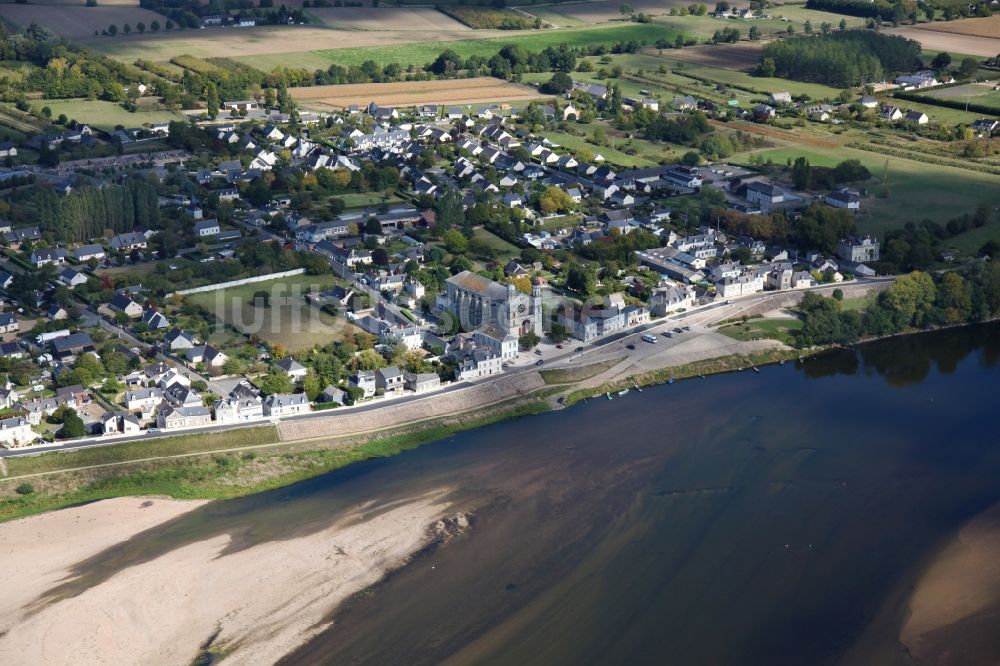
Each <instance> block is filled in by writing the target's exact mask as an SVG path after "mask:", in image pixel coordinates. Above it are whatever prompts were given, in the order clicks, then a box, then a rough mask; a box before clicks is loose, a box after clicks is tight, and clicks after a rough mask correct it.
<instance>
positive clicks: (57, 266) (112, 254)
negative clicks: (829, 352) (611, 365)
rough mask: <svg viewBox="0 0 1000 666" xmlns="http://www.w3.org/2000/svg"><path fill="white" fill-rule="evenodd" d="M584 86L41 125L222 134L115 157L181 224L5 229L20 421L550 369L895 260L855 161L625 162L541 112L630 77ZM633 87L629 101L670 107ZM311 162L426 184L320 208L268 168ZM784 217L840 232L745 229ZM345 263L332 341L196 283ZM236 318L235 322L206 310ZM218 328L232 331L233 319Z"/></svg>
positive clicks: (225, 422)
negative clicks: (573, 139)
mask: <svg viewBox="0 0 1000 666" xmlns="http://www.w3.org/2000/svg"><path fill="white" fill-rule="evenodd" d="M576 88H577V89H576V91H575V92H574V94H573V95H572V99H570V100H567V101H566V103H565V104H564V105H562V106H561V107H560V106H558V105H557V104H555V103H553V104H537V103H531V104H529V105H528V107H526V108H523V109H519V108H514V107H512V106H510V105H499V104H498V105H489V106H482V107H479V108H471V107H466V108H462V107H454V108H444V107H438V106H434V105H423V106H417V107H413V108H394V107H383V106H379V105H376V104H374V103H373V104H371V105H369V106H368V107H367V108H357V107H351V108H347V109H345V110H344V111H343V112H342V113H320V112H308V111H303V112H298V111H293V112H292V113H281V112H277V111H272V110H267V109H264V108H262V105H261V104H260V103H259V102H258V101H256V100H243V101H239V100H237V101H232V102H224V103H223V104H222V107H221V113H220V116H219V117H218V118H216V119H206V120H205V121H204V122H203V123H202V124H201V125H199V126H197V127H194V128H192V127H186V126H184V125H183V124H180V123H170V124H167V125H158V126H151V127H146V128H142V129H134V130H127V129H123V130H119V131H117V132H116V133H115V136H113V137H104V138H100V139H99V138H97V137H96V136H95V134H96V133H94V132H91V131H90V130H89V128H86V127H83V128H78V129H77V130H74V131H73V132H72V133H66V134H64V135H61V136H51V137H37V138H36V139H37V141H39V142H42V143H44V144H45V145H47V146H49V147H50V148H51V149H57V148H58V145H59V144H60V143H62V142H86V141H94V142H96V141H104V140H108V139H109V138H110V139H112V140H115V141H117V142H119V143H126V142H129V141H142V140H146V139H147V138H148V137H159V138H160V139H163V138H167V139H169V138H170V135H171V133H174V134H175V136H174V137H173V138H174V139H175V140H177V139H179V138H180V137H177V136H176V133H178V132H184V133H185V134H186V135H188V137H189V138H190V137H191V136H194V135H197V136H198V137H199V140H202V141H205V142H206V144H205V145H209V146H211V148H210V149H209V150H202V151H201V152H200V154H195V153H192V152H191V151H189V150H184V149H182V150H175V151H172V152H170V153H164V154H163V155H161V156H160V159H159V160H157V161H152V162H146V163H138V162H134V161H123V162H122V164H121V165H119V164H116V160H115V159H114V158H102V159H101V160H95V162H94V163H93V164H92V165H91V174H92V175H93V176H94V177H95V178H96V179H97V180H96V182H98V183H104V184H105V185H110V184H113V183H117V184H120V183H122V182H124V181H125V179H126V178H134V177H137V176H139V177H141V178H142V179H143V183H144V185H143V188H144V191H145V190H146V189H148V191H149V192H150V193H148V194H145V196H147V197H155V207H156V209H157V215H158V216H161V218H162V220H169V221H170V222H169V225H167V224H165V223H164V222H163V221H161V222H160V224H159V225H158V226H155V225H149V226H141V225H138V224H136V225H135V226H134V227H133V228H131V229H129V230H127V231H121V232H119V233H115V234H104V235H101V234H95V235H94V236H93V237H89V238H87V239H85V242H59V241H58V240H54V239H53V238H52V235H51V234H47V233H45V232H44V231H43V229H42V228H41V226H30V227H16V228H15V227H14V226H13V225H10V224H7V226H6V227H5V228H3V229H2V231H3V233H4V244H5V246H6V251H5V262H4V265H5V267H6V268H7V270H6V271H5V272H4V273H2V274H0V287H2V288H3V289H4V290H5V293H6V296H5V299H4V300H5V308H4V314H3V318H4V324H3V328H2V332H3V334H4V339H5V340H6V342H4V343H3V344H2V345H0V363H3V364H4V370H5V371H6V372H7V377H8V380H7V384H6V388H5V390H4V393H3V405H2V407H3V409H4V412H5V414H6V415H7V416H6V418H4V419H3V420H2V421H0V444H2V445H3V446H5V447H8V448H22V447H31V446H44V445H47V444H50V443H51V442H52V441H53V440H54V439H56V438H59V439H60V440H63V439H68V438H74V437H88V436H89V437H95V436H96V437H104V436H114V435H119V436H125V435H137V434H141V433H143V432H153V433H156V432H161V433H162V432H167V431H183V430H185V429H196V428H206V427H220V428H223V427H229V426H233V425H238V424H244V423H247V422H252V421H261V420H265V419H271V420H277V419H282V418H293V417H297V416H301V415H305V414H309V413H312V412H314V411H317V410H319V411H323V410H326V409H330V408H333V407H337V406H349V405H354V404H358V403H364V402H366V401H377V402H378V401H391V400H393V399H396V398H399V397H403V396H413V395H419V394H432V393H433V392H435V391H441V390H443V389H444V388H445V387H448V386H451V385H454V384H456V383H462V382H476V381H488V380H490V379H491V378H494V377H496V376H499V375H502V374H503V373H506V372H511V371H514V370H515V369H518V368H524V367H534V366H540V365H542V364H543V363H544V362H545V361H544V359H543V358H541V355H542V354H541V351H539V350H538V349H536V347H537V346H538V345H539V344H544V345H548V347H549V348H551V349H563V348H564V345H567V346H570V347H573V346H576V345H591V344H594V343H599V342H600V341H601V340H602V339H603V338H607V337H608V336H613V335H616V334H621V333H623V332H627V331H634V330H643V328H644V327H646V326H648V325H649V324H650V322H655V321H665V319H664V318H669V317H670V316H671V315H677V314H679V313H684V312H686V311H689V310H691V309H694V308H698V307H704V306H706V305H709V304H713V303H728V302H730V301H732V300H733V299H742V298H749V297H753V296H755V295H760V294H763V293H765V292H774V291H786V290H803V289H810V288H813V287H816V286H818V285H824V284H836V283H841V282H845V281H847V282H850V281H853V280H859V279H860V280H865V279H870V278H872V277H874V276H875V275H876V268H873V266H877V264H878V262H879V260H880V244H879V241H878V239H876V238H873V237H870V236H865V235H860V234H857V233H855V231H854V226H853V222H852V217H853V216H854V215H856V214H857V212H858V211H859V210H860V209H861V207H862V206H863V205H864V196H865V195H864V193H863V191H860V190H857V189H851V186H850V184H849V183H837V184H836V185H835V187H832V188H831V189H829V190H828V191H827V192H825V193H821V194H816V193H813V192H805V191H802V190H801V189H797V188H796V187H795V183H793V182H788V181H780V182H776V181H774V180H772V179H769V178H767V177H764V176H761V175H759V174H757V173H755V172H754V171H753V170H750V169H747V168H745V167H738V166H732V165H729V164H726V163H723V162H719V163H708V164H692V163H674V164H664V165H661V166H655V167H644V168H637V169H620V168H616V167H613V166H611V165H609V164H607V163H606V161H605V160H604V158H603V157H602V156H601V155H600V154H592V155H586V157H587V158H589V159H586V160H584V159H581V158H582V157H584V155H581V154H579V153H578V152H574V151H570V150H566V149H564V148H562V147H561V146H559V145H558V143H557V142H556V141H553V140H550V139H548V138H546V132H545V131H544V129H542V130H541V131H536V130H535V129H533V128H540V127H541V128H544V127H545V126H546V125H547V124H548V125H552V124H553V123H559V122H565V121H572V120H575V119H576V117H577V116H578V115H579V114H580V113H582V111H581V109H582V108H583V105H586V104H593V103H594V102H595V101H596V100H597V99H602V100H603V99H605V97H606V96H607V95H608V94H609V91H607V90H606V89H604V90H601V89H599V87H595V86H593V85H589V86H585V85H582V84H578V85H576ZM786 95H787V94H786ZM784 97H785V96H784V95H781V94H775V95H774V99H773V102H774V103H775V105H776V107H777V108H779V109H780V108H782V104H785V105H786V106H787V105H790V104H793V102H792V100H791V99H790V98H789V99H787V100H786V99H785V98H784ZM622 101H623V104H624V105H625V107H626V108H627V109H641V108H650V105H651V104H652V102H647V101H644V100H642V99H624V100H622ZM689 102H690V100H689V101H687V102H686V101H684V100H678V102H677V104H678V105H679V106H680V107H682V108H681V109H680V110H679V111H678V114H681V115H687V114H690V113H692V112H693V113H700V111H698V110H697V109H698V108H700V107H699V104H698V103H697V101H694V107H693V108H689V107H690V105H689ZM859 103H860V104H862V105H866V104H867V100H865V99H862V100H860V102H859ZM644 104H645V105H646V107H644V106H643V105H644ZM768 109H769V111H768V113H772V112H775V107H770V106H769V107H768ZM652 110H653V111H658V109H652ZM810 113H813V112H812V111H810ZM824 113H825V111H824ZM183 144H184V142H183V141H177V143H176V145H178V146H181V145H183ZM39 145H41V144H39ZM219 155H223V156H225V155H231V156H232V157H231V158H229V159H223V158H222V157H219ZM849 171H850V169H846V170H845V172H849ZM289 172H294V173H296V174H297V176H296V177H298V178H306V179H311V181H312V182H315V183H319V184H321V185H328V186H329V187H330V188H331V189H334V190H336V189H337V188H338V187H339V188H347V187H351V186H355V187H356V186H357V184H358V183H359V182H364V183H365V185H364V187H369V188H373V189H383V190H384V189H387V188H390V187H391V188H399V191H400V192H401V193H402V196H399V197H393V198H394V199H395V200H394V201H390V200H389V199H388V197H386V198H385V199H384V200H383V201H382V202H381V203H378V204H368V205H362V206H360V207H357V208H352V209H342V210H331V209H322V208H319V207H317V206H315V205H312V206H310V207H309V212H308V213H303V212H302V210H303V209H304V208H305V207H304V206H303V207H300V206H298V205H296V204H297V203H301V201H293V197H292V196H286V197H270V196H268V195H267V194H266V192H265V194H263V195H262V194H261V193H260V191H259V189H260V188H259V187H258V186H259V185H260V184H261V183H268V184H271V183H273V182H274V180H275V179H276V178H277V177H286V176H285V175H284V174H287V173H289ZM18 173H22V174H24V173H31V174H32V175H33V176H34V177H37V178H38V179H39V180H40V181H44V182H46V183H49V184H50V185H51V184H55V187H56V189H57V191H58V192H59V195H58V196H62V197H68V196H71V195H72V193H73V191H74V188H75V186H76V182H75V181H74V180H73V178H71V177H68V176H66V175H65V173H66V165H65V164H63V165H61V166H60V167H59V168H58V169H44V168H37V169H36V168H28V169H26V168H24V167H22V168H21V169H19V170H18ZM279 173H280V174H282V175H280V176H279ZM380 179H384V180H385V181H386V182H385V184H384V185H381V186H380V185H379V184H377V183H378V181H379V180H380ZM852 179H856V180H863V179H864V177H863V176H852ZM92 182H93V181H92ZM98 187H102V186H100V185H99V186H98ZM270 189H273V188H270ZM705 197H711V203H712V206H713V208H714V209H717V210H725V211H726V213H727V215H728V214H732V215H734V216H737V218H738V220H737V223H736V224H735V225H730V224H727V225H725V227H726V228H723V225H722V224H720V220H719V219H718V218H716V219H715V223H714V224H713V223H712V222H713V221H712V219H710V218H709V219H707V220H706V219H705V218H704V216H703V217H702V220H701V221H699V220H697V219H690V217H689V216H690V208H688V207H684V208H677V207H674V206H672V205H671V204H672V202H675V201H676V202H682V201H685V200H696V201H703V200H704V198H705ZM375 200H377V198H376V199H375ZM318 210H319V211H322V210H326V211H327V214H325V215H324V214H320V215H317V214H316V213H317V211H318ZM772 215H780V216H782V219H790V220H807V221H808V220H816V221H817V222H810V224H819V225H821V226H823V227H824V229H823V232H822V233H818V234H814V235H813V236H812V238H815V239H817V241H819V240H820V239H823V240H822V241H821V242H820V243H819V244H817V245H816V246H809V245H803V244H796V243H787V242H786V243H774V242H771V241H770V239H767V238H758V237H754V235H753V234H752V233H733V232H732V231H731V229H733V228H734V226H735V228H748V227H750V226H752V225H751V223H750V222H749V221H752V220H753V219H755V218H760V217H761V216H764V217H768V218H769V217H770V216H772ZM149 217H152V216H149ZM706 222H707V223H706ZM728 222H732V220H727V223H728ZM727 229H728V230H727ZM838 230H839V231H838ZM841 231H842V232H843V233H840V232H841ZM830 233H837V234H838V235H837V236H835V237H831V236H829V234H830ZM167 236H170V238H167ZM798 236H799V237H805V238H810V236H809V235H808V233H805V232H803V233H802V234H799V235H798ZM485 239H489V241H487V240H485ZM820 245H824V246H825V247H821V246H820ZM260 246H268V247H270V248H272V249H271V250H268V252H271V253H274V256H277V257H279V259H280V261H276V263H279V264H281V267H282V268H285V267H286V266H292V265H293V264H294V265H296V266H297V267H296V268H292V269H291V270H284V271H264V269H263V268H262V267H260V266H254V265H250V266H248V263H252V260H250V261H248V258H247V257H248V255H249V254H250V253H251V250H250V249H248V248H252V251H253V252H260V251H261V250H260ZM498 248H503V249H498ZM291 257H294V258H295V259H294V261H291V259H290V258H291ZM181 264H183V266H181ZM130 266H145V267H147V268H150V267H153V270H152V271H151V272H150V271H147V272H146V275H147V276H150V279H149V280H148V281H147V285H146V286H144V285H143V284H142V283H135V284H123V283H122V281H121V280H122V279H125V278H124V277H123V278H121V279H119V280H118V281H115V280H109V279H108V278H107V277H100V278H99V277H98V275H99V274H100V271H101V270H105V269H112V270H114V271H116V273H115V274H116V275H118V276H125V277H131V275H133V273H131V272H130V271H129V270H128V268H129V267H130ZM227 267H231V268H227ZM213 271H214V272H213ZM192 272H193V273H194V274H196V275H197V274H199V272H200V274H202V275H225V276H229V277H232V279H224V280H219V281H217V282H212V283H209V284H202V285H199V286H197V287H195V288H190V289H183V288H176V289H165V288H164V287H163V286H162V285H163V284H166V283H174V284H175V286H176V287H186V286H187V284H186V283H185V282H184V278H181V277H180V276H181V275H183V276H184V277H185V278H186V277H190V276H191V275H192ZM172 273H176V276H177V277H176V278H175V277H174V276H172V275H171V274H172ZM319 275H323V276H324V277H323V279H322V280H319V282H320V283H322V284H321V285H320V287H319V288H317V289H310V288H308V287H306V290H305V292H303V293H299V294H297V295H295V297H294V298H293V299H291V300H293V301H295V303H303V304H305V307H306V312H307V315H308V317H307V318H310V319H312V320H315V319H316V318H317V317H325V318H326V319H324V322H325V323H324V325H325V326H327V325H329V324H330V319H331V318H332V319H335V320H336V321H337V324H336V325H335V326H334V328H331V329H329V330H331V331H333V330H334V329H335V328H337V327H340V332H339V333H333V332H331V334H330V338H329V342H328V344H322V343H319V342H315V341H314V342H313V344H311V345H310V346H309V347H308V348H293V346H292V345H289V344H288V343H287V342H286V341H285V336H286V335H287V336H288V337H289V338H291V336H292V334H293V333H294V331H292V330H290V329H285V330H278V331H277V334H276V336H272V337H271V338H270V339H264V338H263V337H261V336H259V335H256V334H255V332H254V331H251V330H240V331H237V332H236V334H234V331H233V330H232V329H233V327H232V325H231V324H232V322H227V321H223V319H224V318H225V316H226V315H224V314H223V313H221V312H219V311H215V312H208V311H206V310H204V309H201V310H192V308H191V307H190V304H189V303H188V301H190V299H191V298H193V295H194V294H196V293H201V294H206V293H207V294H209V295H211V294H213V293H215V294H222V295H224V294H227V293H229V291H227V290H231V289H233V288H237V287H240V285H249V286H248V287H247V288H249V289H254V294H253V297H254V298H255V299H260V298H264V299H267V298H268V295H267V292H266V289H267V288H268V287H269V286H273V285H272V284H271V282H269V280H278V286H281V287H282V288H285V287H287V286H289V280H291V281H292V282H295V281H299V282H298V283H296V285H295V286H297V287H298V286H307V285H309V284H310V279H311V278H313V276H319ZM152 278H156V279H152ZM204 281H205V280H202V282H204ZM240 288H243V287H240ZM282 293H283V292H282ZM270 298H272V299H274V298H275V297H274V296H273V295H272V296H270ZM277 300H279V301H280V300H282V299H281V295H280V294H279V296H278V299H277ZM286 300H287V299H286ZM247 304H249V305H251V306H254V305H256V306H260V303H259V302H256V301H255V302H253V303H251V302H249V301H248V302H247ZM271 308H272V309H274V308H275V305H274V304H273V303H272V304H271ZM293 309H294V308H293ZM228 314H230V315H231V314H232V313H228ZM331 315H332V317H331ZM212 317H214V319H215V321H214V322H212V323H211V326H202V327H201V328H200V329H197V328H196V326H193V325H192V322H193V321H197V320H201V321H200V324H206V319H211V318H212ZM286 324H287V322H286ZM288 325H289V326H290V325H291V324H288ZM345 327H346V329H347V330H348V331H349V333H348V335H347V337H346V338H345V337H344V335H343V329H344V328H345ZM191 329H196V330H191ZM218 331H227V332H228V333H227V334H226V335H222V336H221V337H219V338H218V339H217V340H215V341H213V338H216V337H218V336H217V335H216V333H217V332H218ZM223 339H224V342H223V341H222V340H223ZM583 350H584V347H577V348H576V351H577V352H581V351H583ZM532 352H535V354H533V353H532ZM536 355H537V356H538V358H537V359H536ZM109 361H110V362H109ZM98 366H99V369H98ZM331 415H332V413H331ZM344 418H348V417H347V416H346V412H345V416H344Z"/></svg>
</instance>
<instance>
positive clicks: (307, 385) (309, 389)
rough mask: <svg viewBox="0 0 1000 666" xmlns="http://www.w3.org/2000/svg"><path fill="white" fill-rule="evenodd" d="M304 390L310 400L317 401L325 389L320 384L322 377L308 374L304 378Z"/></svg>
mask: <svg viewBox="0 0 1000 666" xmlns="http://www.w3.org/2000/svg"><path fill="white" fill-rule="evenodd" d="M302 391H303V392H304V393H305V394H306V397H307V398H309V402H315V400H316V398H318V397H319V394H320V393H321V392H322V391H323V387H322V386H320V379H319V377H317V376H316V375H314V374H308V375H306V378H305V379H303V380H302Z"/></svg>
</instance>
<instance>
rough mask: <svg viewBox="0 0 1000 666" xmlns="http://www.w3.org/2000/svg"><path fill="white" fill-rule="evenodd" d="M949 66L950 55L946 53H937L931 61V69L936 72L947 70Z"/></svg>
mask: <svg viewBox="0 0 1000 666" xmlns="http://www.w3.org/2000/svg"><path fill="white" fill-rule="evenodd" d="M950 64H951V54H950V53H948V52H947V51H941V53H938V54H937V55H936V56H934V59H933V60H931V67H933V68H934V69H936V70H938V71H940V70H943V69H947V68H948V66H949V65H950Z"/></svg>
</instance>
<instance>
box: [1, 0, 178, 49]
mask: <svg viewBox="0 0 1000 666" xmlns="http://www.w3.org/2000/svg"><path fill="white" fill-rule="evenodd" d="M136 4H138V3H136ZM0 17H3V19H4V20H5V21H7V22H8V23H13V24H14V25H16V26H17V27H18V28H26V27H28V26H29V25H31V24H32V23H37V24H38V25H40V26H42V27H44V28H47V29H48V30H51V31H52V32H54V33H55V34H57V35H59V36H60V37H66V38H67V39H80V40H82V39H88V38H89V39H94V32H95V31H96V32H97V33H100V32H101V31H102V30H105V29H106V28H107V27H108V26H110V25H115V26H117V27H118V30H119V36H118V37H103V38H101V39H103V40H106V41H115V40H117V39H122V38H124V39H128V38H127V37H124V36H122V35H121V34H120V31H121V30H122V28H123V27H124V26H125V25H126V24H128V25H130V26H132V28H133V30H134V29H135V26H136V24H137V23H140V22H142V23H144V24H145V25H146V26H147V28H148V27H149V25H150V24H151V23H152V22H153V21H159V22H160V24H161V25H163V24H164V23H165V22H166V19H164V17H162V16H160V15H159V14H156V13H154V12H151V11H149V10H146V9H140V8H139V7H137V6H99V7H84V6H82V3H81V4H80V5H78V6H76V5H60V6H59V7H58V9H55V8H53V6H52V5H34V4H32V5H16V4H14V5H11V4H3V5H0Z"/></svg>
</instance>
